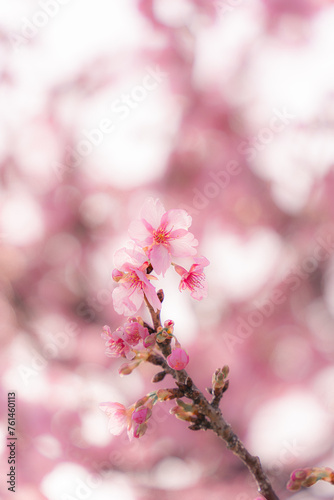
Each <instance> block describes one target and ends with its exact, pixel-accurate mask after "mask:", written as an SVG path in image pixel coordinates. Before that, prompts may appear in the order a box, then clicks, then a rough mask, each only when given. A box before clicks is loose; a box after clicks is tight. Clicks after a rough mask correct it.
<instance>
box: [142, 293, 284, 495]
mask: <svg viewBox="0 0 334 500" xmlns="http://www.w3.org/2000/svg"><path fill="white" fill-rule="evenodd" d="M159 298H160V297H159ZM145 301H146V304H147V307H148V309H149V311H150V313H151V317H152V321H153V325H154V328H155V330H157V328H158V327H159V326H161V321H160V311H157V312H155V311H154V309H153V308H152V306H151V305H150V303H149V302H148V301H147V299H146V297H145ZM161 302H162V300H161ZM158 347H159V348H160V350H161V352H162V354H163V356H164V357H165V358H166V357H167V355H168V354H170V352H171V350H170V349H171V348H170V340H169V341H165V342H162V343H160V344H158ZM147 361H148V362H149V363H152V364H154V365H157V366H161V367H162V368H163V370H164V371H165V372H166V373H168V374H169V375H171V376H172V377H173V378H174V379H175V380H176V384H177V386H178V387H179V389H180V390H181V393H182V394H183V395H184V396H185V397H187V398H188V399H191V400H192V401H193V402H194V404H195V405H196V409H197V410H196V413H197V419H196V421H195V422H194V423H192V424H191V425H190V427H189V428H190V429H191V430H200V429H204V430H207V429H212V430H213V431H214V432H215V433H216V434H217V436H218V437H219V438H221V439H223V441H224V442H225V444H226V446H227V448H228V449H229V450H231V451H232V452H233V453H234V454H235V455H236V456H238V457H239V458H240V460H241V461H242V462H243V463H244V464H245V465H246V467H247V468H248V469H249V471H250V473H251V474H252V476H253V477H254V479H255V481H256V483H257V485H258V492H259V493H260V494H261V495H262V496H263V497H264V498H266V500H279V498H278V496H277V495H276V493H275V492H274V490H273V488H272V486H271V483H270V481H269V478H268V476H267V475H266V473H265V472H264V470H263V468H262V465H261V462H260V459H259V457H257V456H253V455H251V454H250V453H249V451H248V450H247V449H246V448H245V446H244V444H243V443H242V442H241V440H240V439H239V438H238V436H237V435H236V434H235V433H234V432H233V430H232V428H231V426H230V425H229V424H228V423H227V422H226V421H225V419H224V417H223V415H222V413H221V410H220V408H219V407H218V405H219V402H220V399H221V397H222V393H221V394H217V395H214V398H213V400H212V401H211V403H209V401H208V400H207V399H206V397H205V396H204V395H203V394H202V392H201V391H200V390H199V389H198V388H197V387H196V385H195V384H193V382H192V380H191V378H190V377H189V376H188V374H187V372H186V371H185V370H179V371H177V370H173V369H172V368H170V366H169V365H168V364H167V362H166V360H165V359H164V358H163V357H162V356H160V355H159V354H155V353H152V354H151V355H150V356H149V357H148V359H147ZM226 388H227V387H226ZM205 417H206V418H205Z"/></svg>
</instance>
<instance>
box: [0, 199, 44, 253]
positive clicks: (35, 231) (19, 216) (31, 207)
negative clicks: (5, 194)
mask: <svg viewBox="0 0 334 500" xmlns="http://www.w3.org/2000/svg"><path fill="white" fill-rule="evenodd" d="M43 229H44V227H43V220H42V213H41V211H40V209H39V207H38V205H37V203H35V202H34V201H33V199H32V198H31V197H29V196H27V195H23V194H20V195H15V196H11V197H10V198H8V199H7V201H5V202H4V205H3V207H2V210H1V213H0V232H3V233H5V239H6V242H8V243H10V244H13V245H29V244H31V243H34V242H35V241H37V240H38V239H40V238H41V237H42V235H43Z"/></svg>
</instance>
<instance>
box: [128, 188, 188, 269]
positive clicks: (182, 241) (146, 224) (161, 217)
mask: <svg viewBox="0 0 334 500" xmlns="http://www.w3.org/2000/svg"><path fill="white" fill-rule="evenodd" d="M190 225H191V217H190V215H188V214H187V212H186V211H185V210H181V209H173V210H168V211H167V212H166V211H165V209H164V207H163V205H162V203H161V201H160V200H158V199H157V200H154V199H153V198H149V199H147V200H146V202H145V203H144V205H143V207H142V209H141V211H140V218H139V219H137V220H135V221H133V222H132V223H131V224H130V228H129V234H130V237H131V238H132V239H133V240H134V241H135V242H136V243H138V244H139V245H141V246H142V247H143V248H145V249H146V252H147V255H148V257H149V258H150V261H151V264H152V267H153V269H154V270H155V272H156V273H157V274H161V273H162V274H163V275H164V274H165V272H166V271H167V269H168V267H169V266H170V265H171V262H172V257H187V256H192V255H196V249H195V248H194V247H195V246H197V245H198V242H197V240H195V238H194V235H193V234H192V233H190V232H189V231H188V228H189V227H190Z"/></svg>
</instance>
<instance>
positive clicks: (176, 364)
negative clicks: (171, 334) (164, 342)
mask: <svg viewBox="0 0 334 500" xmlns="http://www.w3.org/2000/svg"><path fill="white" fill-rule="evenodd" d="M167 363H168V365H169V366H170V367H171V368H173V369H174V370H183V368H185V367H186V366H187V364H188V363H189V356H188V354H187V353H186V351H185V350H184V349H181V347H177V348H176V349H173V350H172V353H171V354H170V355H169V356H168V357H167Z"/></svg>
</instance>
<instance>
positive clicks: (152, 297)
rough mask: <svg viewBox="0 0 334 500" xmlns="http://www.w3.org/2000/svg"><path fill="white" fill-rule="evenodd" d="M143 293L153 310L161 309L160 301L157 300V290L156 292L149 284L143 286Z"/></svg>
mask: <svg viewBox="0 0 334 500" xmlns="http://www.w3.org/2000/svg"><path fill="white" fill-rule="evenodd" d="M145 295H146V298H147V300H148V301H149V303H150V304H151V306H152V307H153V309H155V310H157V309H159V310H160V309H161V302H160V300H159V297H158V296H157V292H156V290H155V288H154V286H152V285H151V284H150V286H147V287H145Z"/></svg>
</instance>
